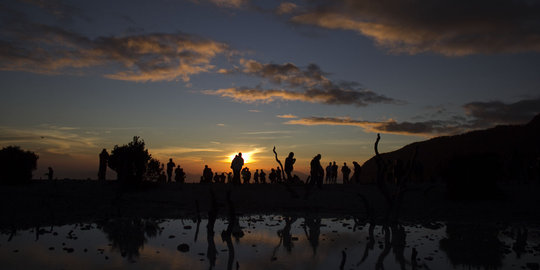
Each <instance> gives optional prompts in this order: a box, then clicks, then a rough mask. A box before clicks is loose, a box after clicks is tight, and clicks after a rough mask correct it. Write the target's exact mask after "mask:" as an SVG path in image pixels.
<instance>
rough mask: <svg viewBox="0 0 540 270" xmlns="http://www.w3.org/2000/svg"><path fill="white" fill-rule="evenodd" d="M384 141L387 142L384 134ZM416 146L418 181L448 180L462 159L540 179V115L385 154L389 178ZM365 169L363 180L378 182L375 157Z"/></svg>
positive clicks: (505, 174) (507, 175)
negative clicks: (447, 175)
mask: <svg viewBox="0 0 540 270" xmlns="http://www.w3.org/2000/svg"><path fill="white" fill-rule="evenodd" d="M380 144H384V137H383V138H382V139H381V142H380ZM415 148H416V149H417V156H416V161H415V164H414V166H413V168H414V169H413V173H412V175H411V178H412V181H415V182H425V181H435V180H439V179H444V178H445V175H446V174H448V171H449V170H452V169H453V168H452V166H451V164H454V163H455V161H456V160H458V159H461V160H464V162H466V161H469V160H471V161H472V162H479V163H484V164H479V166H478V170H489V169H490V170H491V171H493V172H495V171H497V172H498V173H499V178H500V179H504V180H519V179H524V178H529V179H531V178H536V179H537V177H538V174H539V172H538V166H539V159H540V114H539V115H537V116H535V117H534V119H533V120H532V121H531V122H529V123H528V124H525V125H515V126H496V127H494V128H490V129H486V130H477V131H471V132H468V133H464V134H460V135H455V136H444V137H436V138H432V139H429V140H426V141H422V142H415V143H412V144H409V145H406V146H404V147H403V148H401V149H399V150H396V151H393V152H389V153H384V154H381V156H382V158H383V160H384V162H385V164H386V168H387V169H386V171H388V173H387V174H388V176H387V180H391V179H394V176H393V175H392V174H393V172H394V171H398V172H399V171H400V169H399V167H400V166H399V164H400V163H401V164H403V165H402V166H401V167H407V164H408V163H409V162H410V160H411V158H412V156H413V153H414V149H415ZM470 157H475V158H476V159H475V158H470ZM483 157H490V158H491V159H494V160H495V161H494V162H492V163H490V164H488V165H487V166H486V164H485V162H483V161H482V160H480V161H479V159H483ZM396 164H398V165H396ZM474 165H475V164H470V165H469V166H468V168H467V169H471V168H474ZM362 169H363V170H362V175H361V178H360V179H361V182H364V183H369V182H374V181H375V177H376V173H377V167H376V163H375V158H374V157H372V158H371V159H369V160H367V161H366V162H365V163H364V165H363V166H362ZM463 173H465V172H463Z"/></svg>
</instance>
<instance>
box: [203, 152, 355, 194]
mask: <svg viewBox="0 0 540 270" xmlns="http://www.w3.org/2000/svg"><path fill="white" fill-rule="evenodd" d="M295 162H296V159H295V158H294V153H293V152H290V153H289V155H288V156H287V158H286V159H285V168H284V169H281V168H280V167H277V168H275V169H274V168H271V169H270V173H268V178H267V173H266V172H265V171H264V170H263V169H256V170H255V172H253V171H251V170H250V169H249V168H248V167H243V165H244V159H243V158H242V153H238V154H237V155H235V157H234V159H233V160H232V162H231V169H232V170H233V172H232V173H231V172H229V173H228V174H227V175H226V174H225V173H221V175H220V174H218V173H215V174H213V173H212V169H210V168H209V167H208V165H205V168H204V170H203V175H202V176H201V183H232V184H241V183H242V184H250V183H252V182H251V179H252V177H253V183H254V184H266V183H270V184H274V183H282V182H285V183H303V182H302V181H301V180H300V178H299V177H298V176H297V175H293V174H292V172H293V170H294V164H295ZM353 166H354V167H353V169H354V172H353V171H352V170H351V169H350V168H349V167H348V166H347V163H343V166H342V167H341V173H342V175H343V183H344V184H348V183H359V182H360V174H361V171H362V167H361V166H360V164H358V163H357V162H356V161H353ZM338 169H339V166H338V165H337V164H336V162H335V161H334V162H333V163H332V162H330V163H329V164H328V166H327V167H326V170H325V169H323V167H322V166H321V155H320V154H318V155H316V156H315V157H314V158H313V159H312V160H311V162H310V175H309V177H308V179H307V180H306V184H310V185H313V186H315V185H316V186H318V187H319V188H321V187H322V185H323V181H324V179H325V178H324V177H325V172H326V183H327V184H336V183H337V178H338ZM351 172H353V175H352V176H351V177H350V178H349V176H350V174H351ZM231 175H233V176H232V177H231ZM226 179H228V180H227V181H226V182H225V180H226ZM267 179H268V181H267Z"/></svg>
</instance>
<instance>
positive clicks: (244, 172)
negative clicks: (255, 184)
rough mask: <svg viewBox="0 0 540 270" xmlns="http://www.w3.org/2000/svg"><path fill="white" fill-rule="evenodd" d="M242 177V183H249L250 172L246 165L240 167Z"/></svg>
mask: <svg viewBox="0 0 540 270" xmlns="http://www.w3.org/2000/svg"><path fill="white" fill-rule="evenodd" d="M242 178H244V184H249V180H251V172H250V171H249V168H248V167H245V168H244V169H242Z"/></svg>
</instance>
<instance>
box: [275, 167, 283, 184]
mask: <svg viewBox="0 0 540 270" xmlns="http://www.w3.org/2000/svg"><path fill="white" fill-rule="evenodd" d="M281 180H282V179H281V169H280V168H279V167H277V168H276V181H278V182H281Z"/></svg>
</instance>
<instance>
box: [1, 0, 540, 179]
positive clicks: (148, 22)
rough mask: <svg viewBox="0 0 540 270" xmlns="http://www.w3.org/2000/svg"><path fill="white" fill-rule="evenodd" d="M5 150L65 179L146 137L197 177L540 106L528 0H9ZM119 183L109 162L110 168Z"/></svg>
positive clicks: (368, 145) (344, 151) (538, 45)
mask: <svg viewBox="0 0 540 270" xmlns="http://www.w3.org/2000/svg"><path fill="white" fill-rule="evenodd" d="M0 10H2V11H0V18H1V20H2V25H3V26H4V27H2V30H0V94H1V96H2V99H0V113H1V115H2V117H1V118H0V146H2V147H5V146H8V145H20V146H21V147H22V148H24V149H28V150H32V151H35V152H36V153H38V154H39V155H40V159H39V161H38V165H39V168H38V171H37V172H36V174H35V175H36V176H37V177H39V176H41V175H43V174H44V173H45V170H46V168H47V167H48V166H52V167H53V168H55V171H56V174H57V176H58V177H59V178H64V177H69V178H95V177H96V174H97V163H98V160H97V156H98V154H99V152H100V151H101V149H102V148H107V149H109V150H110V149H111V148H112V147H113V146H114V145H117V144H118V145H121V144H125V143H127V142H129V141H130V140H131V138H132V137H133V136H140V137H141V138H143V139H144V140H145V141H146V143H147V145H148V147H149V150H150V153H151V154H152V155H153V156H155V157H157V158H158V159H160V160H161V161H162V162H164V161H166V160H167V159H168V158H169V157H172V158H173V159H174V160H175V161H176V163H177V164H180V165H181V166H183V167H185V168H186V169H187V171H188V172H189V173H191V174H193V175H198V174H200V172H201V171H202V168H203V166H204V164H208V165H209V166H210V167H212V168H214V170H215V171H219V172H221V171H228V165H229V164H228V162H227V159H228V156H230V154H232V153H234V152H238V151H242V152H245V153H251V154H252V155H251V157H252V159H251V160H250V162H248V165H247V166H249V167H250V168H252V169H254V168H263V169H267V168H270V167H275V165H276V164H275V162H274V161H273V154H272V147H273V146H274V145H275V146H276V147H277V149H278V152H279V154H280V155H281V156H282V159H284V157H285V155H286V154H287V153H288V152H290V151H294V152H295V153H296V156H297V158H298V162H297V166H296V168H297V169H298V170H299V171H304V172H306V171H307V167H308V164H309V160H310V159H311V158H312V157H313V156H315V155H316V154H317V153H321V154H322V156H323V158H322V161H323V163H324V162H329V161H337V162H338V163H342V162H347V163H352V161H353V160H354V161H359V162H360V163H362V162H364V161H365V160H367V159H368V158H370V157H371V156H372V155H373V153H372V144H373V141H374V138H375V137H376V133H382V138H383V139H382V141H381V150H382V151H392V150H395V149H398V148H400V147H402V146H404V145H406V144H408V143H410V142H414V141H418V140H423V139H426V138H430V137H434V136H441V135H452V134H458V133H461V132H466V131H470V130H474V129H479V128H487V127H491V126H495V125H498V124H519V123H524V122H527V121H528V120H530V119H531V118H532V117H533V116H534V115H535V114H537V113H539V112H540V109H539V108H540V76H538V74H539V71H540V55H539V53H538V52H539V51H540V19H539V18H538V16H536V15H537V14H539V11H540V5H539V4H538V3H536V2H531V1H512V2H506V1H475V2H474V3H469V1H437V2H431V1H421V0H416V1H407V3H405V2H402V1H363V0H362V1H348V0H343V1H295V2H286V1H255V0H253V1H249V0H208V1H203V0H200V1H196V0H193V1H189V0H186V1H182V0H167V1H165V0H162V1H62V0H54V1H40V0H7V1H3V2H2V3H1V4H0ZM110 177H113V174H111V175H110Z"/></svg>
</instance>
